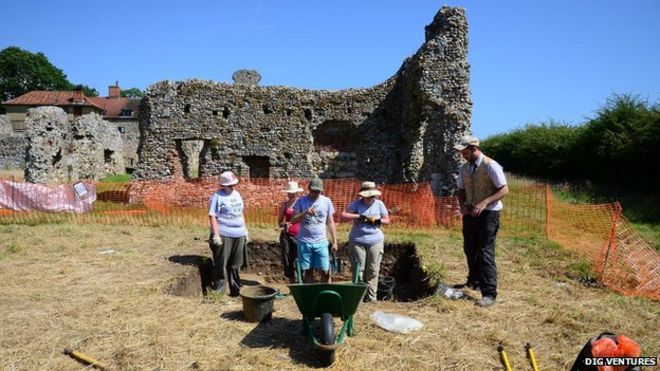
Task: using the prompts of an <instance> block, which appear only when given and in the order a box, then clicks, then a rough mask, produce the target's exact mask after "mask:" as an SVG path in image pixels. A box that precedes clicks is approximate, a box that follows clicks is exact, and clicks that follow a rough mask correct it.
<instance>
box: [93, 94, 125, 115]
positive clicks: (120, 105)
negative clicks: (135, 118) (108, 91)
mask: <svg viewBox="0 0 660 371" xmlns="http://www.w3.org/2000/svg"><path fill="white" fill-rule="evenodd" d="M87 99H89V100H90V101H92V102H93V103H94V104H95V105H96V106H98V107H103V110H104V111H105V114H104V115H103V116H105V117H111V118H120V117H124V116H121V111H122V110H124V109H130V110H133V111H134V114H135V113H137V112H135V110H134V109H133V107H132V106H131V107H129V103H130V101H131V100H132V99H130V98H126V97H119V98H109V97H89V98H87Z"/></svg>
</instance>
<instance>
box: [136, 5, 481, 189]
mask: <svg viewBox="0 0 660 371" xmlns="http://www.w3.org/2000/svg"><path fill="white" fill-rule="evenodd" d="M467 44H468V40H467V20H466V18H465V12H464V10H463V9H460V8H450V7H443V8H442V9H441V10H440V11H439V12H438V13H437V14H436V16H435V17H434V19H433V22H432V23H431V24H430V25H428V26H426V29H425V42H424V44H423V45H422V46H421V48H420V49H419V50H418V51H417V53H415V54H414V55H413V56H411V57H409V58H407V59H406V60H405V61H404V62H403V65H402V66H401V68H400V69H399V71H398V72H397V73H396V74H395V75H394V76H393V77H391V78H390V79H388V80H387V81H385V82H383V83H381V84H379V85H377V86H374V87H372V88H369V89H348V90H341V91H325V90H304V89H293V88H287V87H260V86H256V85H255V84H254V83H252V84H251V83H249V82H248V83H236V84H233V85H232V84H225V83H218V82H212V81H200V80H188V81H183V82H171V81H162V82H159V83H156V84H154V85H152V86H150V87H149V89H148V91H147V94H146V95H145V97H144V98H143V100H142V104H141V108H140V112H141V117H140V144H139V148H138V155H139V162H138V164H137V167H136V171H135V173H134V177H136V178H138V179H168V178H170V177H172V175H173V174H174V169H175V168H176V167H177V166H181V167H182V168H183V173H184V176H185V177H186V178H194V177H201V178H205V177H211V176H217V175H218V174H219V173H220V172H222V171H225V170H232V171H234V172H236V173H237V174H239V175H240V176H243V177H251V178H255V177H258V178H261V177H266V178H268V177H270V178H286V177H291V178H306V177H311V176H315V175H318V176H321V177H326V178H360V179H371V180H374V181H376V182H379V183H391V182H419V181H431V184H432V185H433V189H434V192H435V193H436V194H447V193H449V192H450V191H452V190H453V189H454V187H455V178H456V175H457V172H458V166H459V163H460V159H459V155H458V153H456V151H455V150H453V145H454V143H455V142H456V141H457V140H458V138H460V137H461V136H462V135H465V134H466V133H468V132H469V131H470V119H471V108H472V101H471V97H470V87H469V76H470V75H469V64H468V62H467ZM251 79H252V80H255V81H258V79H257V78H254V76H252V77H251Z"/></svg>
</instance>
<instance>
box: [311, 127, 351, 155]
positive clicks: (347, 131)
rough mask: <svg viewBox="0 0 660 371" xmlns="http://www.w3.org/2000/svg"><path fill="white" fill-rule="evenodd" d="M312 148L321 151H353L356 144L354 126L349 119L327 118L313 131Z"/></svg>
mask: <svg viewBox="0 0 660 371" xmlns="http://www.w3.org/2000/svg"><path fill="white" fill-rule="evenodd" d="M313 136H314V148H316V149H317V150H322V151H339V152H343V151H354V150H355V147H356V146H357V144H358V138H357V133H356V130H355V127H354V126H353V124H352V123H351V122H350V121H341V120H329V121H325V122H324V123H322V124H321V125H319V126H317V127H316V129H315V130H314V133H313Z"/></svg>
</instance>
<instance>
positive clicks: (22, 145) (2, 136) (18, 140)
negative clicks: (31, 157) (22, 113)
mask: <svg viewBox="0 0 660 371" xmlns="http://www.w3.org/2000/svg"><path fill="white" fill-rule="evenodd" d="M26 149H27V141H26V140H25V137H24V136H23V135H16V134H15V133H14V131H13V129H12V126H11V121H10V119H9V116H8V115H0V170H9V169H21V168H23V167H24V164H25V150H26Z"/></svg>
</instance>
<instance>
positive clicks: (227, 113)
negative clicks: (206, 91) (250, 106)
mask: <svg viewBox="0 0 660 371" xmlns="http://www.w3.org/2000/svg"><path fill="white" fill-rule="evenodd" d="M230 113H231V112H230V111H229V108H227V107H225V108H224V109H223V110H222V118H225V119H226V118H227V117H229V114H230Z"/></svg>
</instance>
